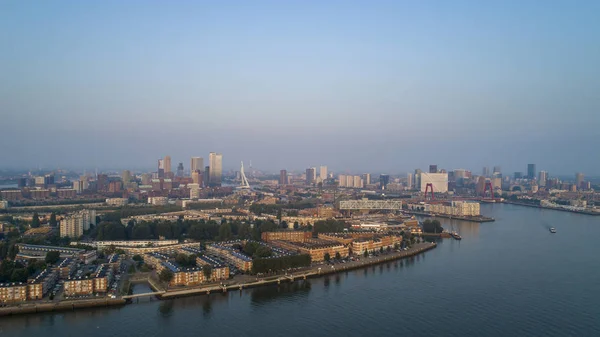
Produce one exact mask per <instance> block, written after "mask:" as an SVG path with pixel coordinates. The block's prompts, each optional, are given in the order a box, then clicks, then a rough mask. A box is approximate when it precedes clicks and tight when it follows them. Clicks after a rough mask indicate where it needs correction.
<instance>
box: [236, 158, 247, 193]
mask: <svg viewBox="0 0 600 337" xmlns="http://www.w3.org/2000/svg"><path fill="white" fill-rule="evenodd" d="M240 176H241V177H242V181H241V182H240V186H238V187H237V188H238V189H241V190H248V189H250V183H248V178H246V174H245V173H244V162H242V167H241V168H240Z"/></svg>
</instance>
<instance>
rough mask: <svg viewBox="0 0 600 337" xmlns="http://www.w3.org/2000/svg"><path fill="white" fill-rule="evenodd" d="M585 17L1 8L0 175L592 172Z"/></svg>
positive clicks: (399, 8) (592, 16)
mask: <svg viewBox="0 0 600 337" xmlns="http://www.w3.org/2000/svg"><path fill="white" fill-rule="evenodd" d="M599 13H600V1H523V0H520V1H507V0H504V1H400V0H395V1H356V2H354V1H322V0H321V1H265V2H263V1H239V2H231V1H212V2H208V1H206V2H205V1H155V2H153V1H131V0H128V1H2V2H1V3H0V46H1V52H0V123H1V128H0V154H1V155H0V158H1V159H0V167H25V168H27V167H37V166H38V165H39V166H43V167H51V166H52V167H55V166H59V167H69V166H70V167H95V166H98V167H101V168H102V167H113V168H117V167H119V168H120V167H123V168H125V167H138V168H139V167H154V166H155V165H156V160H157V158H159V157H162V156H164V155H167V154H170V155H171V156H172V157H173V167H174V168H175V166H176V163H177V162H179V161H183V162H184V165H185V167H186V169H189V157H191V156H203V157H205V161H206V158H207V157H208V152H210V151H216V152H221V153H223V166H224V168H226V169H227V168H234V167H238V166H239V161H240V160H244V161H249V160H252V163H253V166H254V167H257V168H264V169H270V170H278V169H281V168H287V169H288V170H292V169H303V168H305V167H309V166H317V165H320V164H324V165H328V166H329V167H330V168H331V169H333V170H336V171H338V172H340V171H373V172H378V171H386V172H389V173H396V172H405V171H408V170H410V171H412V170H413V169H414V168H417V167H421V168H423V169H425V168H426V166H427V165H428V164H434V163H435V164H438V165H439V167H443V168H446V169H455V168H467V169H472V170H473V171H476V172H480V171H481V167H482V166H483V165H488V166H493V165H501V166H502V168H503V171H505V172H512V171H516V170H518V171H526V165H527V163H529V162H533V163H536V164H537V168H538V170H541V169H546V170H548V171H550V172H551V174H552V173H567V174H570V173H573V172H575V171H583V172H585V173H587V174H596V173H599V171H600V165H599V164H600V156H598V146H599V145H600V116H599V114H600V20H599V19H598V17H599V16H598V15H599Z"/></svg>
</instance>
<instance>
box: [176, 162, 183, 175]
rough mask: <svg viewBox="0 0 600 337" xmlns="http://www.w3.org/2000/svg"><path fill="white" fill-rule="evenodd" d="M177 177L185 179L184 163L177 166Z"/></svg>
mask: <svg viewBox="0 0 600 337" xmlns="http://www.w3.org/2000/svg"><path fill="white" fill-rule="evenodd" d="M177 176H178V177H183V163H179V165H177Z"/></svg>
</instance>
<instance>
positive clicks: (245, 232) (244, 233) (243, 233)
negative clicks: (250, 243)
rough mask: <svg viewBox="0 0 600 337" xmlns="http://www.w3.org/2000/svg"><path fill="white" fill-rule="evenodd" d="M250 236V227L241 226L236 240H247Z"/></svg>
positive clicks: (246, 225)
mask: <svg viewBox="0 0 600 337" xmlns="http://www.w3.org/2000/svg"><path fill="white" fill-rule="evenodd" d="M249 236H250V225H249V224H246V223H245V224H242V225H241V226H240V228H239V229H238V238H240V239H247V238H248V237H249Z"/></svg>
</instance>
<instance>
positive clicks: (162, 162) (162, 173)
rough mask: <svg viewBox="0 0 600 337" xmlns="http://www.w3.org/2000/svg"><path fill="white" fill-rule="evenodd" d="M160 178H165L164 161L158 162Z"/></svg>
mask: <svg viewBox="0 0 600 337" xmlns="http://www.w3.org/2000/svg"><path fill="white" fill-rule="evenodd" d="M157 172H158V178H164V177H165V161H164V160H162V159H159V160H158V171H157Z"/></svg>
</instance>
